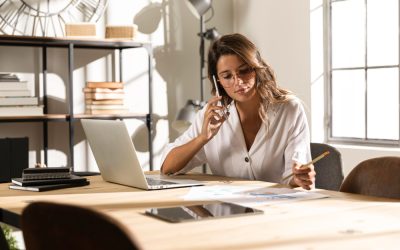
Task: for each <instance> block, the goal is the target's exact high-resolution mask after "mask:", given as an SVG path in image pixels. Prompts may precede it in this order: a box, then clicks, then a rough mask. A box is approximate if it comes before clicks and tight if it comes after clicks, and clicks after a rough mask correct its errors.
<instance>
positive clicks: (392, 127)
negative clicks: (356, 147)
mask: <svg viewBox="0 0 400 250" xmlns="http://www.w3.org/2000/svg"><path fill="white" fill-rule="evenodd" d="M398 83H399V69H398V68H390V69H373V70H369V71H368V101H367V102H368V103H367V105H368V106H367V109H368V118H367V119H368V131H367V136H368V138H370V139H388V140H398V139H399V85H398Z"/></svg>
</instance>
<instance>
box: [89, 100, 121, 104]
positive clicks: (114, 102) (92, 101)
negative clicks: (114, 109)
mask: <svg viewBox="0 0 400 250" xmlns="http://www.w3.org/2000/svg"><path fill="white" fill-rule="evenodd" d="M85 104H86V105H117V104H124V100H122V99H115V100H92V99H86V100H85Z"/></svg>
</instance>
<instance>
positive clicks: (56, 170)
mask: <svg viewBox="0 0 400 250" xmlns="http://www.w3.org/2000/svg"><path fill="white" fill-rule="evenodd" d="M70 172H71V168H69V167H48V168H25V169H24V170H22V173H23V174H38V173H41V174H42V173H70Z"/></svg>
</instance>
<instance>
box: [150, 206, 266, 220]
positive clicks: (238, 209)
mask: <svg viewBox="0 0 400 250" xmlns="http://www.w3.org/2000/svg"><path fill="white" fill-rule="evenodd" d="M262 213H263V211H262V210H258V209H255V208H251V207H244V206H241V205H237V204H233V203H228V202H219V203H208V204H201V205H191V206H180V207H167V208H150V209H147V210H146V212H145V214H146V215H150V216H153V217H156V218H158V219H161V220H165V221H168V222H174V223H177V222H185V221H198V220H204V219H216V218H225V217H233V216H243V215H255V214H262Z"/></svg>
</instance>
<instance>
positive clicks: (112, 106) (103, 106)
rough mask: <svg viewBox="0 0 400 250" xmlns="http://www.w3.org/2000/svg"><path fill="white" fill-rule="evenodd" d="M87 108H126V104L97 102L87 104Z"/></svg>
mask: <svg viewBox="0 0 400 250" xmlns="http://www.w3.org/2000/svg"><path fill="white" fill-rule="evenodd" d="M86 109H90V110H94V109H124V105H118V104H117V105H96V104H86Z"/></svg>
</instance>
